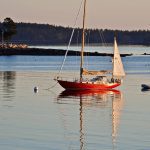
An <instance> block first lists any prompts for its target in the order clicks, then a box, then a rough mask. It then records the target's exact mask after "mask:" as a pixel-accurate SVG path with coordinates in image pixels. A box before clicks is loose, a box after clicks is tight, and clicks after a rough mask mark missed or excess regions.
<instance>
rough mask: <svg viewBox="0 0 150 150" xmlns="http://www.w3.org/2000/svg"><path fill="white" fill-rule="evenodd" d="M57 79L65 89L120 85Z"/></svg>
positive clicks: (100, 88)
mask: <svg viewBox="0 0 150 150" xmlns="http://www.w3.org/2000/svg"><path fill="white" fill-rule="evenodd" d="M57 81H58V83H59V84H60V85H61V86H62V87H63V88H64V89H66V90H107V89H113V88H115V87H117V86H119V85H120V83H111V84H92V83H82V82H71V81H63V80H57Z"/></svg>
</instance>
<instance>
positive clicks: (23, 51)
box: [0, 48, 133, 57]
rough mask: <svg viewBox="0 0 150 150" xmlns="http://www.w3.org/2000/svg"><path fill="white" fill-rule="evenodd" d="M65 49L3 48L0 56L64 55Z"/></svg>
mask: <svg viewBox="0 0 150 150" xmlns="http://www.w3.org/2000/svg"><path fill="white" fill-rule="evenodd" d="M65 52H66V51H65V50H57V49H41V48H7V49H5V48H1V49H0V56H12V55H37V56H64V55H65ZM84 54H85V55H88V56H111V57H112V56H113V54H111V53H98V52H84ZM76 55H80V52H79V51H73V50H69V51H68V56H76ZM132 55H133V54H121V57H126V56H132Z"/></svg>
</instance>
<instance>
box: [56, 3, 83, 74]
mask: <svg viewBox="0 0 150 150" xmlns="http://www.w3.org/2000/svg"><path fill="white" fill-rule="evenodd" d="M82 3H83V0H82V1H81V4H80V7H79V10H78V13H77V16H76V18H75V23H74V25H73V30H72V33H71V37H70V40H69V44H68V47H67V50H66V53H65V57H64V60H63V63H62V65H61V67H60V70H59V72H58V74H57V76H59V74H60V72H61V71H62V69H63V66H64V63H65V61H66V57H67V54H68V51H69V47H70V44H71V41H72V38H73V34H74V31H75V26H76V24H77V19H78V16H79V14H80V11H81V7H82Z"/></svg>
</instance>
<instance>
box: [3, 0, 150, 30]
mask: <svg viewBox="0 0 150 150" xmlns="http://www.w3.org/2000/svg"><path fill="white" fill-rule="evenodd" d="M81 1H82V0H0V6H1V7H0V21H1V22H2V21H3V20H4V19H5V18H6V17H10V18H12V19H13V21H14V22H30V23H43V24H51V25H62V26H65V27H68V26H69V27H73V25H74V23H75V18H76V16H77V12H78V10H79V7H80V4H81ZM82 10H83V9H82ZM149 14H150V0H87V15H86V16H87V17H86V28H93V29H95V28H99V29H119V30H139V29H144V30H147V29H148V30H149V29H150V16H149ZM81 19H82V11H81V12H80V15H79V19H78V21H77V27H81V26H82V20H81Z"/></svg>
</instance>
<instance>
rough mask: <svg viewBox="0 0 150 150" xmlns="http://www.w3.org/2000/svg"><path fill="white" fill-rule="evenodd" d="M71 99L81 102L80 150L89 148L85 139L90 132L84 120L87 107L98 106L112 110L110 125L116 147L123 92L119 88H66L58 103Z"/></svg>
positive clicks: (65, 102)
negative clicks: (96, 89) (98, 89)
mask: <svg viewBox="0 0 150 150" xmlns="http://www.w3.org/2000/svg"><path fill="white" fill-rule="evenodd" d="M69 100H70V101H71V100H73V101H76V103H78V104H79V115H80V116H79V118H80V129H79V131H80V133H79V134H80V150H83V149H88V148H87V142H85V139H87V136H88V133H87V131H86V130H85V126H86V125H85V122H84V119H85V116H86V117H87V112H86V111H87V109H86V108H87V107H98V108H104V109H105V108H110V110H111V111H109V112H111V118H112V119H111V122H112V123H111V125H110V126H111V127H112V133H111V135H112V136H111V139H112V144H111V145H112V149H115V147H116V146H117V145H116V144H117V142H116V138H117V132H118V126H119V120H120V113H121V109H122V106H123V99H122V93H121V92H120V91H118V90H100V91H90V90H83V91H69V90H65V91H63V92H62V93H60V95H59V96H58V98H57V103H58V104H67V103H71V102H69ZM109 106H110V107H109ZM98 110H99V109H98ZM72 111H73V110H72ZM95 113H96V112H95ZM108 117H109V116H108ZM86 119H87V118H86ZM97 119H98V118H97ZM98 126H99V124H98ZM85 133H86V134H85ZM99 136H100V135H99ZM85 147H86V148H85Z"/></svg>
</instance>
